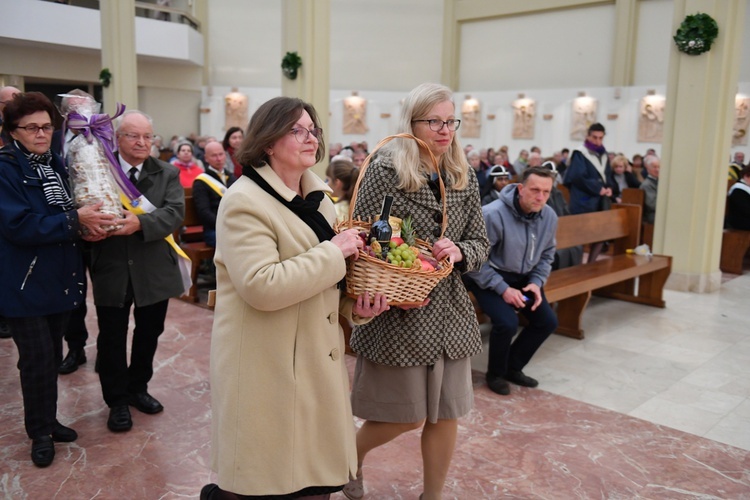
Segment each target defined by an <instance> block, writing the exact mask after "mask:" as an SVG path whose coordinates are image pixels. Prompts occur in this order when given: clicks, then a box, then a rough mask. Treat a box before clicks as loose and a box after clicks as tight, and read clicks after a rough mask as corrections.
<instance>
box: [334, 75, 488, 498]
mask: <svg viewBox="0 0 750 500" xmlns="http://www.w3.org/2000/svg"><path fill="white" fill-rule="evenodd" d="M460 124H461V120H457V119H456V116H455V106H454V104H453V95H452V93H451V91H450V90H449V89H448V88H447V87H444V86H442V85H437V84H431V83H426V84H422V85H420V86H418V87H417V88H415V89H414V90H412V91H411V93H410V94H409V96H408V97H407V98H406V100H405V102H404V105H403V107H402V111H401V118H400V122H399V126H398V131H399V132H400V133H408V134H412V135H414V136H415V137H417V138H418V139H420V140H422V141H423V142H424V143H426V145H427V147H428V148H429V150H430V151H431V152H432V154H433V155H434V156H435V158H437V160H438V170H439V175H440V176H441V178H442V180H443V182H444V184H445V202H446V205H447V217H448V219H447V227H446V230H445V234H443V235H441V224H442V221H443V219H442V217H443V214H442V209H443V200H442V199H441V196H442V195H441V193H440V189H439V181H438V177H437V176H438V173H435V172H434V167H433V166H432V162H431V159H430V155H429V154H428V153H426V152H421V150H420V149H419V148H418V146H417V143H416V141H413V140H411V139H395V140H393V141H391V142H389V143H388V144H386V145H385V146H384V147H383V148H381V149H380V150H379V151H378V152H377V154H376V156H375V158H374V159H373V160H372V162H371V163H370V165H369V166H368V167H367V168H366V169H365V171H364V173H363V174H362V175H364V177H363V179H362V182H361V185H360V188H359V191H358V193H357V200H356V206H355V207H354V217H355V218H361V219H366V218H368V217H372V216H374V215H376V214H378V213H379V212H380V209H381V204H382V202H383V198H384V196H385V195H391V196H393V205H392V208H391V215H393V216H395V217H399V218H401V219H403V218H405V217H407V216H411V218H412V222H413V228H414V232H415V233H416V236H417V237H419V238H421V239H424V240H428V241H429V242H430V243H431V244H432V245H433V254H434V255H435V258H437V259H438V260H441V259H443V258H448V259H450V260H451V261H452V262H453V265H454V272H453V273H452V274H451V275H449V276H448V277H446V278H445V279H443V280H442V281H441V282H440V283H438V285H437V286H436V287H435V288H434V289H433V290H432V292H430V295H429V297H428V298H427V300H426V301H425V302H424V303H423V304H421V306H420V307H416V308H406V307H400V308H396V307H392V308H391V309H390V310H388V311H385V312H384V313H383V314H381V315H380V316H378V317H376V318H374V319H373V320H372V321H371V322H370V323H368V324H367V325H357V326H356V327H355V329H354V333H353V336H352V341H351V344H352V348H353V349H354V350H355V351H356V352H357V353H358V357H357V364H356V368H355V373H354V382H353V386H352V409H353V412H354V414H355V415H356V416H358V417H360V418H362V419H364V420H365V423H364V424H363V425H362V427H361V429H360V430H359V432H358V433H357V454H358V471H357V478H356V479H355V480H353V481H351V482H350V483H349V484H348V485H346V487H345V488H344V494H345V495H346V496H347V497H348V498H350V499H358V498H362V497H363V496H364V485H363V480H362V463H363V461H364V459H365V457H366V456H367V454H368V453H369V452H370V451H372V450H373V449H375V448H377V447H378V446H381V445H383V444H385V443H387V442H389V441H391V440H392V439H394V438H396V437H397V436H399V435H400V434H402V433H404V432H408V431H411V430H416V429H420V428H421V429H422V439H421V440H422V463H423V467H424V493H423V498H424V499H425V500H431V499H436V498H441V495H442V489H443V486H444V484H445V480H446V476H447V474H448V469H449V467H450V462H451V458H452V456H453V449H454V447H455V443H456V435H457V432H458V418H459V417H461V416H463V415H465V414H466V413H468V412H469V410H471V408H472V405H473V397H474V396H473V389H472V381H471V364H470V358H471V356H473V355H475V354H477V353H479V352H480V351H481V350H482V339H481V337H480V334H479V327H478V325H477V320H476V314H475V313H474V309H473V307H472V305H471V302H470V301H469V298H468V294H467V293H466V289H465V288H464V285H463V283H462V282H461V273H463V272H466V271H471V270H475V269H478V268H479V266H480V265H481V264H482V262H484V261H485V259H486V258H487V252H488V248H489V243H488V240H487V233H486V230H485V226H484V219H483V218H482V210H481V205H480V200H479V187H478V185H477V179H476V175H475V174H474V171H473V169H471V168H469V165H468V164H467V163H466V157H465V155H464V152H463V149H462V147H461V145H460V143H459V141H458V137H457V136H456V130H457V129H458V128H459V125H460Z"/></svg>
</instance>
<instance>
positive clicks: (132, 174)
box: [128, 167, 138, 186]
mask: <svg viewBox="0 0 750 500" xmlns="http://www.w3.org/2000/svg"><path fill="white" fill-rule="evenodd" d="M137 173H138V169H137V168H135V167H132V168H131V169H130V172H129V173H128V177H129V178H130V182H132V183H133V185H134V186H135V183H136V182H138V178H137V177H136V174H137Z"/></svg>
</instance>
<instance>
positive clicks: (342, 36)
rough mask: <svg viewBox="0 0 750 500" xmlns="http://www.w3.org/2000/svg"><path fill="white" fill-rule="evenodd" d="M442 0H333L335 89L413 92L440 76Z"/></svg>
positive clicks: (332, 25) (332, 87)
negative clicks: (412, 90)
mask: <svg viewBox="0 0 750 500" xmlns="http://www.w3.org/2000/svg"><path fill="white" fill-rule="evenodd" d="M442 43H443V2H442V1H436V0H377V1H373V0H331V82H330V87H331V89H332V90H358V89H377V90H384V91H405V92H408V91H409V90H411V89H412V88H414V87H416V86H417V85H419V84H420V83H424V82H437V81H439V80H440V71H441V51H442Z"/></svg>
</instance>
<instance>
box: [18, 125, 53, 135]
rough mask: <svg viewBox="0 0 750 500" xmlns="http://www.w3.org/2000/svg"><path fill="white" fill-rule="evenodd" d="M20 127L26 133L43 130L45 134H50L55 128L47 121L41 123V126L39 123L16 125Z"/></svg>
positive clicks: (33, 133)
mask: <svg viewBox="0 0 750 500" xmlns="http://www.w3.org/2000/svg"><path fill="white" fill-rule="evenodd" d="M17 128H22V129H24V130H25V131H26V133H28V134H32V135H36V134H38V133H39V131H40V130H41V131H43V132H44V133H45V134H51V133H52V131H53V130H55V127H54V126H53V125H52V124H51V123H48V124H47V125H42V126H41V127H40V126H39V125H26V126H25V127H17Z"/></svg>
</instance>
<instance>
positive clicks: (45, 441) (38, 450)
mask: <svg viewBox="0 0 750 500" xmlns="http://www.w3.org/2000/svg"><path fill="white" fill-rule="evenodd" d="M54 459H55V443H53V442H52V438H51V437H49V436H42V437H40V438H35V439H32V440H31V461H32V462H34V465H36V466H37V467H47V466H48V465H49V464H51V463H52V460H54Z"/></svg>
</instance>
